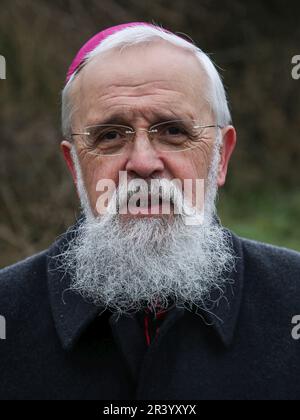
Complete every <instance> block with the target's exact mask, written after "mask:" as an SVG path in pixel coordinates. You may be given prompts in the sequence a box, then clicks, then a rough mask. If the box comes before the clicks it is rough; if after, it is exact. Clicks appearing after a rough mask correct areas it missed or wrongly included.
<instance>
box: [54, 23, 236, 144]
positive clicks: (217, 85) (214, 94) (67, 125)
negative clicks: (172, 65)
mask: <svg viewBox="0 0 300 420" xmlns="http://www.w3.org/2000/svg"><path fill="white" fill-rule="evenodd" d="M157 39H162V40H165V41H167V42H169V43H170V44H173V45H175V46H177V47H181V48H183V49H184V50H188V51H191V52H193V53H194V54H195V57H196V58H197V59H198V60H199V63H200V64H201V66H202V69H203V70H204V71H205V73H206V75H207V77H208V82H209V86H208V89H209V95H208V100H209V103H210V106H211V109H212V111H213V114H214V117H215V119H216V124H217V125H219V126H221V127H225V126H227V125H229V124H230V123H231V115H230V110H229V106H228V101H227V97H226V92H225V88H224V86H223V83H222V80H221V77H220V75H219V73H218V71H217V69H216V67H215V65H214V64H213V62H212V60H211V59H210V58H209V56H208V55H207V54H205V53H204V52H203V51H202V50H201V49H200V48H198V47H197V46H196V45H194V44H192V43H191V42H188V41H186V40H185V39H183V38H181V37H179V36H178V35H175V34H172V33H170V32H166V31H165V30H163V29H162V28H160V27H159V26H154V25H152V26H150V25H149V26H148V25H138V26H132V27H127V28H125V29H122V30H120V31H118V32H116V33H114V34H112V35H110V36H108V37H107V38H106V39H105V40H104V41H102V42H101V44H99V45H98V46H97V47H96V48H95V49H94V50H93V51H92V52H90V53H88V54H87V55H86V57H85V60H84V63H83V64H82V65H81V66H80V67H79V69H77V71H76V72H75V73H74V74H73V75H72V76H71V78H70V79H69V81H68V83H67V84H66V86H65V88H64V89H63V92H62V132H63V135H64V137H65V138H67V139H70V136H71V124H72V116H73V113H74V111H75V109H74V104H72V101H71V98H70V89H71V86H72V84H73V81H74V79H75V78H76V76H77V75H78V73H79V72H80V70H81V69H82V68H83V67H84V66H86V65H87V64H88V63H89V62H90V61H91V60H92V59H93V58H94V57H96V56H98V55H100V54H102V53H104V52H106V51H109V50H112V49H119V50H122V49H124V48H128V47H131V46H135V45H138V44H147V43H151V42H153V41H155V40H157ZM199 91H200V86H199Z"/></svg>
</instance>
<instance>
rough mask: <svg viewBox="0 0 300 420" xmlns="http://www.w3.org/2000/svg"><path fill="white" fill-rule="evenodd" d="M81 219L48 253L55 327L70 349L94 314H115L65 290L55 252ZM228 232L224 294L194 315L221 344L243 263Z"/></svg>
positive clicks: (236, 306) (230, 325) (237, 300)
mask: <svg viewBox="0 0 300 420" xmlns="http://www.w3.org/2000/svg"><path fill="white" fill-rule="evenodd" d="M81 220H82V218H80V219H79V220H78V222H77V223H76V225H75V226H73V227H72V228H70V229H69V230H68V231H67V232H66V233H65V234H63V235H62V236H61V237H60V238H59V239H58V240H57V241H56V242H55V243H54V244H53V245H52V246H51V247H50V248H49V250H48V255H47V260H48V261H47V273H48V290H49V298H50V304H51V308H52V314H53V319H54V322H55V327H56V330H57V333H58V335H59V338H60V340H61V343H62V346H63V348H64V349H65V350H71V349H72V348H73V347H74V346H75V345H76V343H77V341H78V340H79V338H80V337H81V335H82V334H83V333H84V332H85V330H86V329H87V328H88V327H89V325H90V324H91V323H92V322H93V321H94V320H95V319H96V318H97V316H100V317H102V318H103V320H104V321H105V322H107V318H110V323H111V322H113V321H114V320H116V319H115V318H116V317H115V315H111V314H110V313H108V311H105V310H104V308H99V307H96V306H94V305H93V304H91V303H89V302H86V301H85V300H84V299H83V298H82V297H81V296H80V295H79V294H77V293H75V292H73V291H70V290H68V288H69V285H70V277H69V274H68V273H66V272H65V271H64V269H63V267H60V266H59V259H58V258H57V257H56V256H58V255H59V254H60V253H61V252H62V250H63V249H64V247H65V246H67V244H68V242H69V241H70V239H71V238H72V237H73V236H74V234H75V232H76V229H77V227H78V225H79V224H80V223H81ZM227 233H228V235H229V237H230V240H231V241H232V246H233V249H234V252H235V255H236V257H237V262H236V267H235V269H234V270H233V271H232V273H231V274H230V275H227V277H228V279H229V281H228V283H227V285H226V290H225V292H224V294H223V295H222V296H221V297H220V296H218V293H217V292H216V294H215V298H214V292H213V294H212V295H211V300H212V301H214V303H213V304H210V306H208V307H207V308H206V310H201V311H199V310H198V312H197V313H195V314H193V316H197V317H198V319H199V322H202V323H203V322H205V323H206V324H207V325H211V326H212V327H213V328H214V330H215V332H216V334H217V335H218V336H219V338H220V339H221V340H222V342H223V344H224V345H225V346H230V344H231V342H232V340H233V337H234V331H235V327H236V324H237V321H238V316H239V311H240V305H241V300H242V292H243V281H244V264H243V250H242V244H241V240H240V239H239V238H238V237H237V236H235V235H234V234H233V233H232V232H230V231H228V230H227ZM183 313H184V311H183V310H182V309H181V308H176V307H175V308H173V309H171V310H170V313H169V314H168V315H167V316H168V317H175V318H176V319H177V318H178V317H180V316H183Z"/></svg>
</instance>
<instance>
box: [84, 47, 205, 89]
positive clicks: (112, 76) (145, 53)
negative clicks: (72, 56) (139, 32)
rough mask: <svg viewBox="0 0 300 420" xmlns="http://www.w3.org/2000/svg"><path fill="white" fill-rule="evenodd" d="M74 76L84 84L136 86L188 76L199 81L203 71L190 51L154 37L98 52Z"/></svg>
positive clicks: (180, 80) (173, 81)
mask: <svg viewBox="0 0 300 420" xmlns="http://www.w3.org/2000/svg"><path fill="white" fill-rule="evenodd" d="M78 76H79V77H78V82H79V83H81V84H83V85H86V86H87V87H89V85H91V84H94V83H97V85H99V86H103V87H104V88H105V86H107V85H109V84H113V85H116V86H118V85H122V84H123V85H126V84H128V86H131V87H135V86H136V87H138V85H139V84H142V83H143V82H144V83H147V81H149V82H153V83H159V82H161V81H164V82H165V81H168V82H169V83H170V84H172V83H175V82H176V83H187V80H190V79H191V78H192V79H193V80H195V83H197V82H198V83H199V80H200V79H203V78H204V77H205V72H204V70H203V69H202V67H201V64H200V63H199V61H198V60H197V58H196V57H195V55H194V54H193V53H192V52H191V51H187V50H184V49H183V48H181V47H178V46H175V45H172V44H170V43H168V42H166V41H162V40H158V41H155V42H152V43H151V44H149V43H148V44H146V45H143V44H141V45H136V46H131V47H127V48H125V49H123V50H121V51H120V50H117V49H113V50H110V51H106V52H104V53H101V54H99V55H98V56H96V57H94V58H93V59H92V60H91V61H90V62H89V63H88V64H87V65H86V66H85V67H84V68H83V69H82V72H81V74H79V75H78Z"/></svg>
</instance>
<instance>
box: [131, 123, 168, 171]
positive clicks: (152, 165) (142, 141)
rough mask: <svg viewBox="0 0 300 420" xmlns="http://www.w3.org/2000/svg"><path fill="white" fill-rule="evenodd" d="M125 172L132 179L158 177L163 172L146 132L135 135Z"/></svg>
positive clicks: (162, 164) (159, 159)
mask: <svg viewBox="0 0 300 420" xmlns="http://www.w3.org/2000/svg"><path fill="white" fill-rule="evenodd" d="M126 171H127V172H128V175H130V176H132V177H133V178H149V177H153V176H158V175H160V174H161V173H162V172H163V171H164V163H163V161H162V159H161V158H160V157H159V155H158V153H157V151H156V150H155V148H154V147H153V145H152V144H151V141H150V139H149V138H148V134H147V132H143V131H140V132H139V134H136V137H135V139H134V141H133V144H132V147H131V149H130V152H129V156H128V160H127V163H126Z"/></svg>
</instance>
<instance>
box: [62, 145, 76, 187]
mask: <svg viewBox="0 0 300 420" xmlns="http://www.w3.org/2000/svg"><path fill="white" fill-rule="evenodd" d="M60 148H61V151H62V153H63V156H64V159H65V161H66V163H67V165H68V168H69V170H70V172H71V175H72V178H73V181H74V183H75V185H77V176H76V171H75V167H74V162H73V158H72V155H71V150H72V144H71V143H70V142H69V141H67V140H64V141H62V142H61V144H60Z"/></svg>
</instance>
